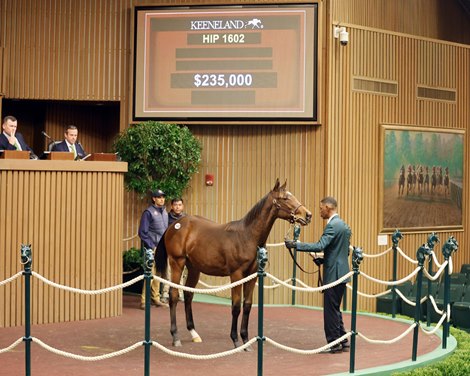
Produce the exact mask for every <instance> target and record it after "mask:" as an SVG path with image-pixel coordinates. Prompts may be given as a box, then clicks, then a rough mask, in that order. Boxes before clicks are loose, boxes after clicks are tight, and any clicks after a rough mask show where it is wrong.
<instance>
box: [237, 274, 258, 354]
mask: <svg viewBox="0 0 470 376" xmlns="http://www.w3.org/2000/svg"><path fill="white" fill-rule="evenodd" d="M255 285H256V278H254V279H251V280H249V281H248V282H246V283H245V284H244V285H243V296H244V300H243V316H242V324H241V327H240V337H242V340H243V343H247V342H248V340H249V338H248V323H249V320H250V312H251V306H252V304H253V290H254V288H255ZM246 351H252V348H251V347H248V348H247V349H246Z"/></svg>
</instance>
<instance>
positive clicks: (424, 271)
mask: <svg viewBox="0 0 470 376" xmlns="http://www.w3.org/2000/svg"><path fill="white" fill-rule="evenodd" d="M448 263H449V262H448V261H447V260H446V261H445V262H444V263H443V264H442V265H441V266H440V267H439V270H438V271H437V272H436V273H435V274H434V275H433V276H432V275H431V274H429V272H428V271H427V270H426V268H423V273H424V275H425V276H426V277H427V278H429V279H430V280H431V281H435V280H436V279H438V278H439V276H440V275H441V274H442V272H443V271H444V270H445V268H446V266H447V264H448Z"/></svg>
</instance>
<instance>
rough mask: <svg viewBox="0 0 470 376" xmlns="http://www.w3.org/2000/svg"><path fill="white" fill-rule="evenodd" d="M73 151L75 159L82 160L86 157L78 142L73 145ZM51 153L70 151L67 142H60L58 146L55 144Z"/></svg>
mask: <svg viewBox="0 0 470 376" xmlns="http://www.w3.org/2000/svg"><path fill="white" fill-rule="evenodd" d="M75 150H76V151H77V157H78V158H79V159H83V158H85V156H86V153H85V150H83V147H82V145H81V144H80V143H79V142H76V143H75ZM51 151H71V150H70V148H69V146H68V145H67V142H65V140H64V141H62V142H59V143H58V144H55V145H54V147H53V148H52V150H51Z"/></svg>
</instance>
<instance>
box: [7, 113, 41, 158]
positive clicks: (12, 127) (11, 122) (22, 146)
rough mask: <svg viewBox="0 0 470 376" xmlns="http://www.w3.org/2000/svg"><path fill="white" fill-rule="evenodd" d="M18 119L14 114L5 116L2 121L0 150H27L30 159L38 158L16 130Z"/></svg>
mask: <svg viewBox="0 0 470 376" xmlns="http://www.w3.org/2000/svg"><path fill="white" fill-rule="evenodd" d="M17 127H18V120H17V119H16V118H15V117H14V116H5V117H4V118H3V123H2V129H3V131H2V133H1V134H0V150H24V151H29V152H30V154H29V158H30V159H38V157H37V155H36V154H34V151H33V149H31V148H30V147H29V146H28V144H27V143H26V141H25V140H24V138H23V135H22V134H21V133H19V132H17V131H16V129H17Z"/></svg>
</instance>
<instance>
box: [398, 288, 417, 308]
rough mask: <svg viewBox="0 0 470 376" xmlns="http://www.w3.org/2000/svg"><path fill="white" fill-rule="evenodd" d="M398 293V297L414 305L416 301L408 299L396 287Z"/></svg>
mask: <svg viewBox="0 0 470 376" xmlns="http://www.w3.org/2000/svg"><path fill="white" fill-rule="evenodd" d="M395 291H396V292H397V294H398V296H400V298H401V299H402V300H403V301H404V302H405V303H406V304H408V305H410V306H416V302H412V301H411V300H409V299H408V298H407V297H406V296H405V295H403V293H402V292H401V291H400V290H399V289H396V290H395Z"/></svg>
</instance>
